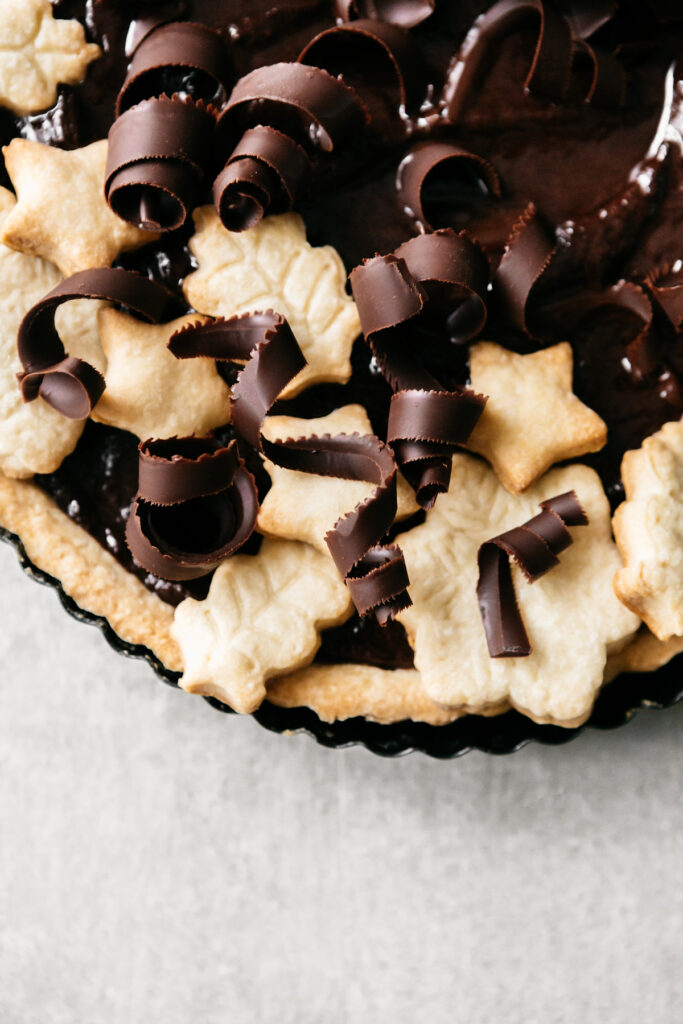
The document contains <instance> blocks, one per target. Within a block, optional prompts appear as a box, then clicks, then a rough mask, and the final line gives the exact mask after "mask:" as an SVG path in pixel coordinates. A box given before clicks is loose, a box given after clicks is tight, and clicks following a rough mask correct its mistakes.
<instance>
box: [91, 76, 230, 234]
mask: <svg viewBox="0 0 683 1024" xmlns="http://www.w3.org/2000/svg"><path fill="white" fill-rule="evenodd" d="M214 125H215V120H214V111H213V108H211V107H207V106H205V105H204V104H203V103H202V102H201V100H200V101H199V102H197V103H194V102H193V101H192V100H190V99H181V98H180V97H179V96H177V95H174V96H171V97H168V96H160V97H157V98H153V99H148V100H143V102H142V103H138V104H137V105H136V106H134V107H131V108H130V109H129V110H126V111H125V112H124V113H123V114H122V115H121V117H119V118H118V119H117V120H116V121H114V123H113V125H112V126H111V128H110V130H109V148H108V150H107V166H106V171H105V185H104V191H105V196H106V199H107V202H108V203H109V205H110V206H111V208H112V210H113V211H114V213H116V214H117V215H118V216H119V217H122V218H123V220H127V221H129V223H131V224H135V225H136V226H137V227H140V228H143V229H145V230H148V231H173V230H174V229H175V228H179V227H181V226H182V225H183V224H184V223H185V221H186V219H187V216H188V213H189V211H190V209H191V208H192V206H193V205H194V202H195V199H196V197H197V195H198V193H199V190H200V188H201V185H202V182H203V179H204V171H205V168H206V164H207V161H208V160H209V159H210V155H211V139H212V136H213V131H214Z"/></svg>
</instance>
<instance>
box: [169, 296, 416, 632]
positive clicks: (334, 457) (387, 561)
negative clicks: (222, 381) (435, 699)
mask: <svg viewBox="0 0 683 1024" xmlns="http://www.w3.org/2000/svg"><path fill="white" fill-rule="evenodd" d="M169 349H170V350H171V352H172V353H173V354H174V355H175V356H177V357H178V358H179V359H188V358H193V357H195V356H209V357H211V358H212V359H222V360H236V359H237V360H242V359H246V360H247V363H246V366H245V367H244V369H243V370H242V371H241V373H240V375H239V377H238V380H237V382H236V384H235V385H234V387H233V389H232V404H231V414H232V423H233V426H234V428H235V430H236V431H237V433H238V434H239V435H240V436H241V437H243V438H244V439H245V440H246V441H247V442H248V443H249V444H250V445H251V446H252V447H253V448H255V449H256V450H257V451H259V452H261V454H262V455H264V456H265V457H266V458H268V459H270V460H271V461H272V462H274V463H276V464H277V465H279V466H283V467H284V468H286V469H293V470H298V471H300V472H304V473H316V474H319V475H321V476H331V477H341V478H343V479H348V480H366V481H368V482H369V483H372V484H374V485H375V487H374V490H373V492H372V494H371V495H370V496H369V497H368V498H367V499H366V500H365V501H363V502H361V503H360V504H359V505H357V506H356V508H355V509H353V510H352V511H351V512H349V513H348V514H347V515H345V516H343V517H342V518H341V519H340V520H339V521H338V522H337V523H335V524H334V526H333V527H332V529H331V530H330V531H329V532H328V534H327V536H326V538H325V539H326V541H327V545H328V547H329V549H330V553H331V555H332V558H333V559H334V562H335V564H336V566H337V568H338V569H339V572H340V574H341V575H342V576H343V578H344V581H345V583H346V585H347V586H348V588H349V592H350V594H351V597H352V599H353V602H354V604H355V606H356V608H357V610H358V612H359V614H361V615H366V614H368V613H369V612H371V611H374V613H375V616H376V618H377V620H378V621H379V622H380V623H381V624H382V625H383V624H385V623H386V622H388V621H389V620H390V619H392V618H393V617H394V616H395V615H396V613H397V612H398V611H400V610H401V609H402V608H406V607H407V606H408V605H409V604H410V598H409V597H408V594H407V589H406V588H407V586H408V575H407V572H406V568H405V563H404V561H403V555H402V554H401V552H400V550H399V549H398V548H396V547H393V546H385V545H383V544H382V543H381V541H382V538H383V537H384V536H385V534H386V533H387V532H388V530H389V528H390V526H391V524H392V523H393V521H394V518H395V516H396V462H395V460H394V456H393V454H392V452H391V450H390V449H389V448H388V447H387V446H386V445H385V444H383V443H382V441H380V440H379V439H378V438H376V437H374V436H373V435H365V436H359V435H357V434H351V435H345V434H340V435H337V436H334V437H333V436H329V435H325V436H323V437H299V438H288V439H287V440H286V441H270V440H268V438H266V437H264V436H263V433H262V427H263V421H264V419H265V418H266V415H267V414H268V411H269V410H270V408H271V407H272V405H273V403H274V402H275V401H276V400H277V398H278V396H279V395H280V393H281V392H282V390H283V388H284V387H285V386H286V385H287V384H288V383H289V382H290V381H291V380H292V379H293V378H294V377H295V376H296V375H297V373H299V372H300V371H301V370H302V369H303V367H304V366H305V362H306V361H305V359H304V356H303V354H302V352H301V349H300V348H299V345H298V344H297V341H296V339H295V337H294V335H293V334H292V331H291V328H290V327H289V324H288V323H287V321H286V320H285V318H284V317H282V316H280V315H279V314H277V313H273V312H272V311H271V310H268V311H267V312H264V313H247V314H245V315H243V316H239V317H233V318H232V319H230V320H215V321H213V322H209V323H206V324H197V325H190V326H188V327H185V328H184V329H183V330H182V331H179V332H178V333H176V334H175V335H174V336H173V337H172V338H171V340H170V342H169Z"/></svg>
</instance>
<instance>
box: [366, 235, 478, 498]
mask: <svg viewBox="0 0 683 1024" xmlns="http://www.w3.org/2000/svg"><path fill="white" fill-rule="evenodd" d="M350 282H351V289H352V291H353V296H354V299H355V300H356V304H357V306H358V312H359V315H360V320H361V326H362V329H363V334H364V336H365V340H366V341H367V342H368V344H369V345H370V348H371V350H372V353H373V355H374V356H375V358H376V360H377V363H378V365H379V367H380V369H381V371H382V373H383V375H384V376H385V378H386V379H387V381H388V382H389V384H390V385H391V387H392V389H393V391H394V392H395V393H394V395H393V396H392V399H391V405H390V407H389V424H388V429H387V441H388V442H389V443H390V444H391V446H392V448H393V450H394V453H395V455H396V460H397V462H398V464H399V466H400V468H401V472H402V473H403V475H404V476H405V477H406V479H407V480H408V482H409V483H410V485H411V486H412V487H413V489H414V490H415V492H416V497H417V501H418V504H419V505H420V506H421V507H422V508H426V509H428V508H431V507H432V505H433V504H434V502H435V501H436V498H437V496H438V494H441V493H443V492H445V491H446V490H448V483H449V480H450V472H451V456H452V452H453V448H454V446H455V445H458V444H464V443H465V442H466V441H467V439H468V437H469V436H470V434H471V432H472V430H473V429H474V426H475V424H476V423H477V420H478V419H479V417H480V416H481V413H482V411H483V409H484V405H485V404H486V399H485V398H484V397H483V396H482V395H477V394H475V393H474V392H473V391H471V390H470V389H469V388H458V389H457V390H454V391H448V390H446V389H445V388H444V387H443V386H442V385H441V384H440V383H439V381H438V380H436V378H435V377H433V376H432V375H431V374H430V373H428V372H427V370H425V368H424V366H423V365H422V363H421V362H420V360H419V356H418V355H417V354H416V349H417V346H416V344H415V341H414V339H413V338H412V337H411V333H412V332H411V328H413V329H414V328H415V326H416V325H417V322H418V321H419V320H421V319H423V318H429V317H436V318H437V319H440V320H441V321H442V324H441V326H442V328H443V322H445V323H446V325H447V327H448V329H449V330H450V331H451V332H452V335H453V336H454V338H455V340H457V341H460V342H465V341H468V340H469V339H470V338H472V337H474V336H475V335H476V334H478V333H479V331H480V330H481V329H482V327H483V326H484V323H485V321H486V304H485V301H484V295H485V294H486V287H487V282H488V264H487V261H486V258H485V256H484V254H483V252H482V251H481V249H480V247H479V246H478V245H477V243H475V242H473V241H472V240H471V239H470V238H468V236H467V235H465V234H464V233H461V234H459V235H458V234H456V233H455V232H454V231H451V230H450V229H445V230H442V231H437V232H435V233H434V234H432V235H418V236H417V237H416V238H411V239H409V241H407V242H404V243H403V245H401V246H399V248H398V249H397V250H396V251H395V252H394V253H391V254H390V255H389V256H375V257H374V258H373V259H371V260H366V261H365V262H364V263H363V264H362V265H361V266H359V267H356V268H355V269H354V270H353V271H352V272H351V275H350ZM449 310H451V313H450V316H448V311H449Z"/></svg>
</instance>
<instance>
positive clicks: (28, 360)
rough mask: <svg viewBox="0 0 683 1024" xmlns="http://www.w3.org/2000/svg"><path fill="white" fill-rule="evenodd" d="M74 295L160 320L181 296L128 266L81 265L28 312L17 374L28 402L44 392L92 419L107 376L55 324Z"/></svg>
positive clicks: (55, 403)
mask: <svg viewBox="0 0 683 1024" xmlns="http://www.w3.org/2000/svg"><path fill="white" fill-rule="evenodd" d="M71 299H104V300H105V301H107V302H113V303H114V304H115V305H117V306H122V307H125V308H126V309H127V310H129V311H131V312H133V313H135V314H137V315H138V316H139V317H141V319H143V320H146V321H152V322H155V323H156V322H158V321H160V320H165V319H170V318H172V317H173V316H178V315H179V313H180V312H181V308H182V307H181V304H180V303H179V300H178V299H177V298H176V297H175V296H174V295H173V294H172V293H171V292H169V291H168V290H167V289H166V288H163V287H162V286H161V285H159V284H156V282H154V281H150V280H149V278H147V277H143V276H142V275H140V274H135V273H132V272H131V271H128V270H119V269H113V268H110V267H102V268H101V269H98V270H81V271H79V273H77V274H72V275H71V277H67V278H65V279H64V280H63V281H60V283H59V284H58V285H57V287H56V288H53V289H52V291H51V292H49V293H48V294H47V295H46V296H45V297H44V298H42V299H41V300H40V302H37V303H36V304H35V306H32V307H31V309H29V311H28V312H27V313H26V315H25V317H24V319H23V320H22V322H21V325H20V327H19V333H18V335H17V351H18V354H19V359H20V360H21V364H22V366H23V368H24V369H23V372H22V373H19V374H17V379H18V381H19V384H20V388H21V394H22V397H23V399H24V401H25V402H33V401H34V400H35V399H36V398H38V396H40V397H41V398H42V399H43V400H44V401H46V402H47V403H48V405H51V406H52V408H53V409H56V410H57V412H59V413H61V414H62V416H66V417H68V418H69V419H74V420H83V419H86V418H87V417H88V416H89V415H90V412H91V411H92V409H93V407H94V406H95V405H96V403H97V402H98V401H99V399H100V397H101V395H102V392H103V391H104V386H105V382H104V377H103V376H102V374H101V373H100V372H99V371H98V370H96V369H95V367H94V366H91V365H90V363H87V362H85V361H84V360H82V359H76V358H74V357H72V356H68V355H67V353H66V351H65V349H64V345H63V343H62V339H61V338H60V337H59V334H58V333H57V328H56V327H55V313H56V312H57V309H58V307H59V306H61V305H62V303H64V302H69V301H71Z"/></svg>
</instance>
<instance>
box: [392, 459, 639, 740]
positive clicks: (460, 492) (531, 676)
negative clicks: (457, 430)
mask: <svg viewBox="0 0 683 1024" xmlns="http://www.w3.org/2000/svg"><path fill="white" fill-rule="evenodd" d="M572 489H574V490H575V491H576V493H577V495H578V497H579V500H580V501H581V503H582V505H583V507H584V508H585V510H586V512H587V514H588V517H589V520H590V523H589V525H588V526H582V527H580V528H578V527H577V528H576V529H573V530H572V531H571V532H572V537H573V541H574V543H573V544H572V545H571V547H569V548H567V549H566V550H565V551H563V552H562V553H561V555H560V556H559V559H560V561H559V565H557V566H555V567H554V568H553V569H552V570H551V571H550V572H548V573H547V574H546V575H545V576H543V577H542V578H541V579H539V580H537V582H535V583H532V584H529V583H527V582H526V581H525V579H524V577H523V574H522V572H521V570H520V569H519V568H518V567H517V566H516V565H514V564H513V566H512V574H513V580H514V584H515V589H516V593H517V599H518V602H519V607H520V611H521V613H522V619H523V620H524V624H525V626H526V630H527V633H528V636H529V639H530V641H531V644H532V647H533V651H532V653H531V654H530V655H529V656H528V657H519V658H491V657H489V653H488V648H487V644H486V638H485V635H484V627H483V625H482V621H481V616H480V611H479V604H478V601H477V592H476V591H477V578H478V565H477V552H478V550H479V546H480V545H481V544H482V543H483V542H484V541H486V540H489V539H490V538H492V537H494V536H496V535H497V534H499V533H502V532H504V531H505V530H508V529H510V528H511V527H514V526H521V525H522V524H523V523H525V522H526V521H527V520H528V519H530V518H531V517H532V516H533V515H535V514H537V513H538V511H539V508H538V505H539V502H541V501H543V500H545V499H546V498H551V497H553V496H555V495H558V494H562V493H564V492H565V491H569V490H572ZM396 543H397V544H400V545H401V547H402V549H403V553H404V555H405V560H406V565H407V567H408V573H409V575H410V583H411V585H410V591H409V593H410V596H411V597H412V600H413V605H412V607H411V608H407V609H406V610H405V611H404V612H402V613H401V615H400V619H401V621H402V622H403V624H404V626H405V627H406V630H407V632H408V636H409V639H410V641H411V643H412V645H413V648H414V651H415V667H416V668H417V669H418V671H419V672H420V673H421V676H422V681H423V684H424V687H425V690H426V692H427V693H428V695H429V696H430V697H431V698H432V699H433V700H435V701H437V702H438V703H440V704H444V705H446V706H448V707H460V708H465V709H468V710H479V709H481V708H485V707H487V706H490V705H494V704H498V703H499V702H500V701H503V700H505V699H509V700H510V702H511V703H512V704H514V705H515V706H517V707H519V708H520V709H522V710H524V712H525V713H526V714H528V715H530V716H531V717H532V718H534V719H535V720H536V721H540V722H546V721H549V722H556V723H557V724H560V725H566V726H570V725H572V726H573V725H576V724H578V723H579V722H582V721H583V720H585V719H586V718H587V717H588V715H589V714H590V710H591V708H592V705H593V701H594V699H595V695H596V693H597V691H598V690H599V688H600V686H601V685H602V682H603V674H604V670H605V663H606V660H607V655H608V654H609V653H611V652H613V651H616V650H618V649H619V648H620V647H622V646H623V645H625V644H626V643H627V642H628V640H629V639H630V638H631V637H632V636H633V634H634V633H635V631H636V629H637V628H638V625H639V622H640V620H639V619H638V618H637V616H635V615H634V614H633V613H632V612H630V611H629V610H628V609H627V608H625V607H624V605H623V604H622V603H621V602H620V601H619V600H618V599H617V597H616V595H615V593H614V589H613V586H612V581H613V578H614V573H615V571H616V570H617V569H618V568H619V567H620V565H621V560H620V558H619V552H618V551H617V548H616V546H615V544H614V542H613V540H612V534H611V524H610V510H609V504H608V502H607V498H606V496H605V493H604V491H603V489H602V485H601V483H600V479H599V477H598V476H597V474H596V473H595V472H594V471H593V470H592V469H589V468H588V467H587V466H582V465H573V466H568V467H566V468H564V469H554V470H551V471H550V472H549V473H547V474H546V475H545V476H544V477H543V478H542V479H541V480H539V481H538V483H536V484H534V485H533V486H532V487H530V488H529V490H527V491H525V493H524V494H519V495H512V494H508V492H507V491H505V490H504V489H503V488H502V487H501V485H500V483H499V482H498V479H497V478H496V476H495V474H494V473H493V472H492V471H491V470H490V469H489V468H488V466H486V465H485V464H484V463H483V462H480V461H479V460H478V459H473V458H472V457H471V456H469V455H455V456H454V457H453V470H452V475H451V483H450V488H449V491H448V493H447V494H443V495H441V497H440V498H439V500H438V501H437V503H436V505H435V507H434V508H433V509H432V510H431V511H430V512H428V513H427V519H426V522H425V523H424V525H422V526H418V527H415V529H413V530H411V531H409V532H408V533H405V534H402V535H400V536H399V537H398V538H397V540H396Z"/></svg>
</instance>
